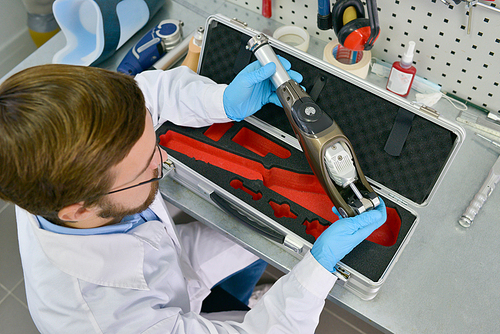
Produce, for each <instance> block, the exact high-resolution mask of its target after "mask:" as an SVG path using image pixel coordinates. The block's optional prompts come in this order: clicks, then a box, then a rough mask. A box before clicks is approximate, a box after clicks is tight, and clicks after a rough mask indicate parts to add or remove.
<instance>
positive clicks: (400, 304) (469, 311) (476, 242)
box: [0, 0, 500, 334]
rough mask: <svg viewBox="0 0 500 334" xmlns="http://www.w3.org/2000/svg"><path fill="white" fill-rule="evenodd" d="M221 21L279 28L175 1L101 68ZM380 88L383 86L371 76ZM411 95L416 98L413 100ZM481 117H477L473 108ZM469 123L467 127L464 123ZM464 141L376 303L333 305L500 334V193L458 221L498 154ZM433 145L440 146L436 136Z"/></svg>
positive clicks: (171, 188)
mask: <svg viewBox="0 0 500 334" xmlns="http://www.w3.org/2000/svg"><path fill="white" fill-rule="evenodd" d="M213 13H221V14H224V15H226V16H228V17H237V18H239V19H240V20H242V21H246V22H247V23H248V25H249V26H250V27H252V28H255V29H259V30H261V31H263V32H265V33H266V32H267V33H268V34H271V35H272V32H273V31H274V30H275V29H276V28H277V27H278V26H279V25H280V24H278V23H277V22H275V21H272V20H269V19H265V18H264V17H262V16H260V15H257V14H255V13H252V12H249V11H247V10H245V9H243V8H241V7H238V6H236V5H233V4H230V3H226V2H224V1H222V0H210V1H205V0H172V1H167V3H166V5H165V6H164V7H163V8H162V9H160V11H159V13H158V14H157V15H156V16H155V17H154V18H153V19H152V20H151V21H150V22H149V23H148V25H147V26H145V27H144V28H143V29H142V30H141V31H139V32H138V33H137V34H136V35H135V36H134V37H133V38H132V39H131V40H129V41H128V42H127V43H125V45H124V46H122V48H121V49H120V50H118V52H117V53H116V56H114V57H113V58H112V59H109V60H107V61H105V62H104V63H103V64H102V65H101V67H104V68H108V69H112V70H114V69H116V67H117V65H118V63H119V61H120V60H121V59H122V58H123V57H124V55H125V53H126V52H127V51H128V50H129V49H130V48H131V47H132V46H133V45H134V44H135V42H136V41H137V40H138V39H139V38H140V37H141V36H142V35H143V34H144V33H146V32H147V31H148V30H150V29H151V27H152V26H153V25H154V24H155V23H157V22H159V21H160V20H161V19H165V18H175V19H180V20H182V21H183V22H184V27H183V30H184V36H187V35H188V34H189V33H191V32H192V31H194V30H195V29H196V28H197V27H198V26H200V25H204V23H205V20H206V18H207V16H208V15H210V14H213ZM325 44H326V43H324V42H322V41H318V40H315V39H314V38H312V40H311V43H310V49H309V53H311V54H312V55H314V56H316V57H318V58H321V54H322V51H323V48H324V46H325ZM64 45H65V37H64V35H63V34H62V33H58V34H57V35H56V36H55V37H54V38H52V39H51V40H49V41H48V42H47V43H46V44H45V45H43V46H42V47H41V48H39V49H38V50H37V51H36V52H35V53H33V54H32V55H31V56H29V57H28V58H27V59H26V60H24V61H23V62H22V63H21V64H19V65H18V66H17V67H16V68H14V69H13V70H12V71H11V72H10V73H8V74H7V75H6V76H5V77H4V78H3V79H2V80H0V82H1V81H3V80H4V79H5V78H7V77H8V76H10V75H12V74H13V73H15V72H18V71H20V70H21V69H23V68H27V67H31V66H34V65H38V64H44V63H51V62H52V57H53V55H54V54H55V53H56V52H57V51H58V50H60V49H61V48H62V47H63V46H64ZM367 80H372V81H373V82H374V83H376V84H379V85H380V86H382V87H383V86H384V85H385V79H383V80H382V79H379V78H377V77H374V76H373V75H370V76H369V77H368V78H367ZM414 94H415V92H414V91H412V93H411V94H410V96H409V97H408V99H414ZM434 108H435V109H436V110H438V111H439V113H440V114H441V117H443V118H446V119H448V120H452V121H455V119H456V117H457V116H458V114H459V111H458V110H456V109H454V108H453V107H452V106H451V104H449V103H448V102H447V101H445V100H443V99H442V100H441V101H440V102H438V104H437V105H435V106H434ZM473 111H475V112H479V111H477V110H473ZM461 125H462V124H461ZM465 131H466V134H467V136H466V138H465V141H464V143H463V144H462V146H461V148H460V150H459V151H458V154H457V156H456V158H455V159H454V161H453V163H452V164H451V166H450V168H449V170H448V171H447V173H446V176H445V177H444V179H443V181H442V183H441V184H440V185H439V188H438V189H437V192H436V193H435V196H434V197H433V198H432V199H431V201H430V203H429V204H428V205H427V206H424V207H420V208H418V209H417V210H418V215H419V223H418V225H417V227H416V229H415V232H414V234H413V235H412V236H411V239H410V242H409V243H408V245H407V246H406V248H405V249H404V251H403V252H402V254H401V256H400V257H399V259H398V262H397V264H396V265H395V267H394V269H393V270H392V272H391V273H390V274H389V275H388V277H387V280H386V281H385V283H384V285H383V286H382V288H381V289H380V291H379V293H378V295H377V296H376V297H375V298H374V299H373V300H371V301H363V300H361V299H360V298H358V297H356V296H355V295H353V294H352V293H350V292H348V291H346V290H344V289H343V288H342V287H341V286H338V285H336V286H335V287H334V288H333V289H332V291H331V292H330V294H329V296H328V299H329V300H331V301H332V302H334V303H335V304H337V305H339V306H341V307H342V308H344V309H346V310H348V311H349V312H351V313H353V314H354V315H356V316H358V317H359V318H361V319H363V320H365V321H367V322H369V323H370V324H372V325H373V326H375V327H377V328H378V329H380V330H382V331H385V332H394V333H454V334H457V333H471V332H472V333H495V332H498V327H499V321H498V314H500V289H499V288H498V282H497V278H498V277H499V276H498V274H499V273H500V261H499V257H500V256H499V254H500V242H499V240H500V228H498V226H497V225H496V224H498V223H499V217H500V206H499V205H498V203H499V201H500V190H497V191H496V192H493V194H492V195H491V196H490V198H489V199H488V201H487V202H486V204H485V205H484V206H483V208H482V209H481V211H480V212H479V214H478V215H477V217H476V219H475V222H474V224H473V225H472V226H471V227H470V228H468V229H466V228H463V227H461V226H460V225H459V224H458V223H457V221H458V219H459V217H460V216H461V215H462V213H463V212H464V211H465V209H466V208H467V206H468V205H469V202H470V201H471V199H472V198H473V197H474V195H475V194H476V192H477V191H478V190H479V188H480V186H481V185H482V183H483V181H484V179H485V178H486V176H487V174H488V172H489V170H490V168H491V166H492V165H493V163H494V162H495V161H496V159H497V157H498V154H499V152H495V151H493V150H492V149H491V147H490V145H489V144H487V143H486V142H484V141H482V140H481V139H479V138H478V137H477V136H475V135H474V132H475V131H474V129H472V128H470V127H466V128H465ZM429 140H432V138H429ZM499 141H500V140H499ZM160 190H161V192H162V194H163V196H164V198H165V199H166V200H167V201H168V202H170V203H172V204H173V205H175V206H177V207H179V208H180V209H182V210H183V211H185V212H186V213H188V214H189V215H191V216H192V217H194V218H196V219H198V220H199V221H201V222H203V223H205V224H207V225H209V226H210V227H212V228H214V229H216V230H218V231H220V232H221V233H223V234H225V235H227V236H228V237H229V238H231V239H233V240H235V241H236V242H237V243H239V244H241V245H242V246H243V247H245V248H247V249H249V250H250V251H252V252H254V253H255V254H257V255H258V256H260V257H261V258H263V259H264V260H266V261H267V262H268V263H270V264H271V265H273V266H275V267H277V268H279V269H280V270H282V271H284V272H288V271H289V270H290V269H291V268H292V267H293V266H294V265H295V264H296V263H297V262H298V261H299V260H300V256H299V255H297V254H294V253H293V252H291V251H288V250H286V249H284V248H283V247H282V246H278V245H277V244H275V243H274V242H272V241H269V240H267V239H266V238H264V237H263V236H261V235H258V234H257V233H256V232H254V231H253V230H250V229H249V228H247V227H246V226H244V225H242V224H241V223H240V222H239V221H237V220H236V219H234V218H232V217H230V216H228V215H227V214H226V213H224V212H223V211H221V210H220V209H219V208H218V207H216V206H214V205H213V204H211V203H209V202H207V201H205V200H204V199H202V198H200V197H199V196H197V195H196V194H194V193H193V192H191V191H190V190H188V189H187V188H185V187H184V186H182V185H180V184H178V183H177V182H175V181H173V180H172V179H170V178H168V177H167V178H165V179H163V180H162V181H161V182H160Z"/></svg>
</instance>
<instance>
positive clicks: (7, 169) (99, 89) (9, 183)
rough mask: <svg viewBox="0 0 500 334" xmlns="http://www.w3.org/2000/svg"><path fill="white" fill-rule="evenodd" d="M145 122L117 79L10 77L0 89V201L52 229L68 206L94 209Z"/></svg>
mask: <svg viewBox="0 0 500 334" xmlns="http://www.w3.org/2000/svg"><path fill="white" fill-rule="evenodd" d="M145 118H146V107H145V102H144V96H143V95H142V92H141V91H140V89H139V87H138V86H137V84H136V82H135V80H134V79H133V78H132V77H129V76H126V75H124V74H120V73H115V72H111V71H107V70H103V69H99V68H93V67H81V66H70V65H42V66H36V67H32V68H29V69H26V70H24V71H22V72H19V73H17V74H15V75H13V76H12V77H10V78H9V79H7V80H6V81H5V82H4V83H3V84H2V85H0V166H1V171H0V199H3V200H7V201H10V202H13V203H15V204H16V205H19V206H20V207H22V208H24V209H26V210H27V211H29V212H31V213H33V214H36V215H41V216H44V217H46V218H48V219H50V220H51V221H53V222H56V223H61V221H59V219H58V218H57V213H58V211H59V210H60V209H62V208H64V207H66V206H68V205H71V204H74V203H79V202H81V201H84V202H85V205H86V206H92V205H94V204H96V203H98V201H99V199H100V198H101V197H102V196H103V195H104V194H106V193H107V192H108V191H109V190H110V188H111V185H112V183H113V181H114V180H113V175H111V173H110V168H111V167H113V166H115V165H116V164H118V163H119V162H120V161H121V160H123V159H124V158H125V156H126V155H127V154H128V153H129V151H130V150H131V148H132V146H134V144H135V143H136V142H137V140H139V138H140V137H141V136H142V134H143V132H144V128H145Z"/></svg>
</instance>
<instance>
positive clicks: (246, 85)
mask: <svg viewBox="0 0 500 334" xmlns="http://www.w3.org/2000/svg"><path fill="white" fill-rule="evenodd" d="M278 58H279V60H280V61H281V64H282V65H283V67H284V68H285V70H286V71H287V72H288V75H290V77H291V78H292V79H293V80H295V81H297V82H298V83H300V82H301V81H302V75H300V73H298V72H295V71H292V70H290V68H291V67H292V65H291V64H290V62H289V61H288V60H286V59H285V58H283V57H280V56H278ZM275 71H276V65H275V64H274V63H268V64H266V65H265V66H264V67H262V66H261V65H260V64H259V62H258V61H254V62H253V63H251V64H249V65H247V66H246V67H245V68H244V69H243V70H241V72H240V73H238V75H237V76H236V77H235V78H234V79H233V81H232V82H231V83H230V84H229V86H227V87H226V89H225V91H224V96H223V102H224V110H225V111H226V115H227V117H229V118H231V119H232V120H235V121H241V120H243V119H244V118H246V117H248V116H250V115H252V114H254V113H255V112H257V111H258V110H260V109H261V108H262V106H263V105H265V104H267V103H270V102H271V103H274V104H276V105H278V106H280V107H281V103H280V101H279V99H278V96H277V95H276V91H275V88H274V86H273V84H272V82H271V80H269V78H270V77H271V76H272V75H273V74H274V72H275Z"/></svg>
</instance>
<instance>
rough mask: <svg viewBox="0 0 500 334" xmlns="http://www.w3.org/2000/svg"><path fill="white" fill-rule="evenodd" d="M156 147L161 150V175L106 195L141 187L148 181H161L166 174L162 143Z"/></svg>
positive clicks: (159, 167)
mask: <svg viewBox="0 0 500 334" xmlns="http://www.w3.org/2000/svg"><path fill="white" fill-rule="evenodd" d="M156 147H157V148H158V152H160V165H159V166H158V169H160V176H158V177H154V178H152V179H151V180H147V181H143V182H141V183H137V184H134V185H133V186H129V187H126V188H121V189H117V190H113V191H110V192H109V193H107V194H106V195H111V194H114V193H117V192H120V191H124V190H128V189H132V188H135V187H139V186H142V185H145V184H148V183H151V182H155V181H160V180H161V179H163V176H164V175H163V156H162V154H161V148H160V145H158V144H156Z"/></svg>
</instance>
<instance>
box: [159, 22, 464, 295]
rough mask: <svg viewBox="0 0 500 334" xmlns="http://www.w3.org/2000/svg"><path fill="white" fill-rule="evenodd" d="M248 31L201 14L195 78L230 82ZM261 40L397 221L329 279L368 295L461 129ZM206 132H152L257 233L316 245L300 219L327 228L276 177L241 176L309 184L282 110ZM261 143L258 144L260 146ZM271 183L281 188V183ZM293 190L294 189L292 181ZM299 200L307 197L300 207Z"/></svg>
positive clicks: (205, 192) (183, 171)
mask: <svg viewBox="0 0 500 334" xmlns="http://www.w3.org/2000/svg"><path fill="white" fill-rule="evenodd" d="M256 33H257V31H255V30H253V29H251V28H249V27H246V25H244V24H242V22H241V21H237V20H234V19H233V20H231V19H228V18H226V17H224V16H222V15H214V16H211V17H209V18H208V20H207V25H206V29H205V37H204V41H203V46H202V54H201V57H200V64H199V67H198V72H199V73H200V74H201V75H204V76H207V77H209V78H211V79H213V80H214V81H215V82H217V83H225V84H229V83H230V82H231V81H232V79H233V78H234V77H235V76H236V74H237V73H238V71H239V70H241V69H242V68H243V67H244V65H246V64H248V63H249V61H254V60H255V58H254V57H253V55H251V54H250V55H249V54H248V53H247V52H248V51H246V50H245V49H244V46H245V44H246V41H247V40H248V39H249V38H250V37H251V36H253V35H255V34H256ZM270 43H271V45H272V46H273V48H274V49H275V52H276V53H277V54H278V55H280V56H283V57H285V58H286V59H288V60H289V61H290V62H291V64H292V68H293V69H294V70H296V71H298V72H299V73H301V74H302V75H303V77H304V80H303V81H302V83H301V84H302V85H303V86H304V87H305V88H306V90H307V91H308V92H312V91H314V90H316V93H317V91H318V90H319V91H320V93H319V94H316V93H314V94H315V95H317V97H316V102H317V104H318V105H319V106H320V107H321V108H322V109H323V110H324V111H325V112H327V113H328V114H329V115H330V117H332V118H333V119H334V120H335V121H336V122H337V123H338V124H339V126H340V127H341V129H342V130H343V131H344V133H345V134H346V136H347V137H348V138H349V139H350V141H351V143H352V145H353V147H354V150H355V153H356V155H357V157H358V160H359V162H360V165H361V168H362V170H363V172H364V173H365V175H366V176H367V178H368V180H369V182H370V183H371V184H372V186H373V188H374V189H375V191H376V192H377V193H378V194H379V195H380V196H381V197H382V198H383V199H384V202H385V203H386V205H387V207H388V208H391V209H390V210H392V212H393V213H397V215H398V216H399V218H400V219H401V225H400V227H399V231H394V228H392V231H391V230H390V229H389V230H388V231H389V232H391V233H396V235H393V236H392V238H393V239H394V240H393V241H391V242H390V243H389V244H390V245H387V244H384V242H378V243H377V242H371V241H368V240H365V241H363V242H362V243H361V244H360V245H359V246H357V247H356V248H355V249H354V250H353V251H352V252H351V253H349V254H348V255H347V256H346V257H345V258H344V259H343V260H342V261H341V262H340V263H339V264H338V270H337V272H336V273H335V274H336V275H337V276H338V277H339V278H340V279H341V281H342V282H343V283H344V287H345V288H346V289H348V290H350V291H351V292H353V293H355V294H356V295H358V296H359V297H361V298H363V299H367V300H368V299H372V298H373V297H375V295H376V294H377V292H378V290H379V289H380V287H381V286H382V284H383V282H384V281H385V279H386V277H387V275H388V273H389V271H390V269H391V268H392V267H393V266H394V264H395V262H396V260H397V258H398V256H399V254H401V252H402V250H403V248H404V246H405V245H406V244H407V243H408V241H409V238H410V236H411V234H412V232H413V230H414V228H415V226H416V225H417V222H418V214H417V212H418V208H419V207H420V206H424V205H427V204H428V202H429V201H430V200H431V198H432V195H433V193H434V192H435V190H436V188H437V187H438V185H439V183H440V182H441V179H442V178H443V177H444V174H445V172H446V170H447V168H448V166H449V164H450V163H451V161H452V159H453V158H454V155H455V154H456V151H457V150H458V148H459V146H460V145H461V143H462V141H463V137H464V134H463V132H462V130H461V128H460V127H457V126H456V125H454V124H453V123H450V122H447V121H446V120H442V119H440V118H439V117H436V116H435V115H430V114H428V113H426V112H423V111H422V110H421V109H419V108H418V107H416V106H414V105H412V104H411V103H409V101H407V100H406V99H402V98H399V97H395V96H394V95H392V94H391V93H389V92H387V91H386V90H384V89H381V88H379V87H376V86H374V85H373V84H370V83H368V82H367V81H364V80H361V79H359V78H358V77H356V76H354V75H351V74H350V73H347V72H345V71H342V70H339V69H337V68H335V67H333V66H331V65H330V64H327V63H325V62H323V61H321V60H319V59H317V58H314V57H312V56H310V55H308V54H306V53H304V52H302V51H299V50H297V49H294V48H292V47H290V46H288V45H286V44H283V43H281V42H279V41H277V40H274V39H272V38H270ZM318 87H319V88H318ZM401 112H403V113H408V112H410V113H412V115H414V117H413V116H412V117H413V121H412V123H411V130H410V132H409V134H408V136H407V138H406V140H405V142H404V146H403V149H402V152H401V154H400V155H399V156H397V157H394V156H391V155H389V154H388V153H387V152H386V151H385V150H384V147H385V145H386V142H387V139H388V137H389V135H390V133H391V130H392V128H393V125H394V122H395V119H396V117H397V115H398V113H401ZM212 130H213V128H209V127H205V128H198V129H195V128H185V127H179V126H176V125H174V124H172V123H166V124H164V125H162V126H161V127H160V128H159V129H158V130H157V134H158V136H160V138H163V139H162V141H161V142H160V144H161V145H162V146H164V147H165V149H166V150H167V151H168V153H169V156H170V158H171V159H172V160H173V161H174V164H175V170H174V171H173V172H172V173H170V175H171V176H172V177H173V178H174V179H176V180H177V181H179V182H181V183H182V184H184V185H186V186H187V187H188V188H190V189H192V190H194V191H195V192H197V193H198V194H200V195H201V196H202V197H204V198H206V199H207V200H209V201H212V202H213V203H214V204H216V205H218V206H221V207H222V208H224V209H225V210H226V211H228V212H230V213H232V214H233V215H235V216H237V217H239V218H240V219H241V220H242V222H244V223H246V224H249V225H251V226H252V228H254V229H256V230H258V231H260V232H262V233H263V234H264V235H265V236H266V237H269V238H271V239H273V240H275V241H277V242H279V243H282V244H284V247H285V248H287V249H292V250H293V251H295V252H297V253H299V254H304V253H305V252H306V251H307V250H308V249H310V248H311V247H312V244H313V243H314V241H315V237H314V236H312V235H311V234H310V233H306V226H305V225H304V222H305V221H307V222H312V221H316V222H319V224H320V225H324V226H328V225H329V224H331V222H330V221H329V220H327V219H325V218H324V217H321V216H319V215H318V214H317V213H314V212H312V211H311V210H308V209H307V208H305V207H304V206H302V205H301V202H302V200H301V199H297V196H295V197H294V198H293V199H290V198H287V197H286V196H283V192H280V191H276V190H275V188H276V185H273V186H270V185H269V184H270V183H273V182H274V181H275V180H272V181H270V180H266V179H264V180H258V179H257V180H256V179H255V178H254V177H252V176H250V175H249V176H248V178H246V177H245V172H244V168H253V167H252V166H256V165H255V164H256V163H257V164H258V166H259V168H262V169H263V170H265V171H269V170H273V169H277V170H282V171H288V172H293V173H294V174H293V175H305V179H304V180H301V179H300V178H297V179H296V180H285V182H286V183H287V184H288V183H290V184H289V185H285V187H291V188H294V187H296V186H297V184H296V183H300V182H308V181H307V180H309V179H308V178H310V177H311V175H312V171H311V169H310V167H309V165H308V163H307V160H306V158H305V156H304V155H303V153H302V151H301V149H300V146H299V145H298V142H297V140H296V139H295V137H294V134H293V131H292V129H291V127H290V125H289V123H288V120H287V118H286V115H285V113H284V111H283V109H282V108H279V107H277V106H275V105H272V104H268V105H266V106H264V107H263V108H262V109H261V110H260V111H258V112H257V113H256V114H255V115H254V116H253V117H250V118H247V119H246V120H244V121H241V122H234V123H233V124H232V125H231V127H230V128H229V129H223V131H222V132H221V134H222V137H220V138H214V137H213V136H211V135H210V133H212V132H213V131H212ZM216 132H217V131H216ZM219 132H220V131H219ZM165 134H166V135H165ZM162 135H163V136H162ZM174 137H176V138H174ZM172 138H174V139H172ZM186 138H189V140H187V139H186ZM262 138H265V139H262ZM214 139H215V140H214ZM254 139H255V140H254ZM188 141H192V143H191V144H189V143H187V142H188ZM256 141H257V142H259V143H260V142H265V143H269V141H271V142H273V143H275V144H277V145H279V147H282V148H284V149H285V150H287V151H289V152H290V156H287V157H286V158H283V157H281V158H280V157H279V155H280V154H279V153H276V152H275V154H273V153H269V154H267V155H265V156H262V154H261V152H259V147H257V146H258V145H260V144H255V142H256ZM179 143H182V144H179ZM193 143H194V144H193ZM265 143H264V144H262V145H264V146H265V145H266V144H265ZM190 145H191V146H190ZM205 145H206V146H205ZM186 146H189V147H193V146H195V147H193V149H195V150H199V151H203V152H205V153H206V152H208V151H210V152H209V154H210V155H211V156H212V158H211V159H213V155H214V154H215V155H217V154H220V155H221V160H224V161H230V160H235V159H234V157H236V156H237V157H241V159H242V160H243V161H250V162H251V163H250V164H249V165H248V166H250V167H248V166H247V165H245V166H243V167H242V171H241V172H240V171H237V172H236V173H235V172H234V169H231V168H225V167H224V163H222V162H221V163H213V162H211V161H210V159H208V160H207V159H206V158H202V157H199V156H196V153H193V152H191V149H187V150H186V149H185V147H186ZM273 147H274V146H273ZM222 152H224V153H222ZM270 152H273V149H271V151H270ZM276 154H277V155H276ZM226 155H227V156H226ZM236 160H237V159H236ZM243 164H246V163H243ZM233 168H234V167H233ZM231 170H232V171H231ZM284 173H285V174H286V172H284ZM276 180H277V181H281V182H283V177H277V178H276ZM231 182H233V183H231ZM235 182H238V186H235ZM298 187H299V189H300V184H299V185H298ZM305 187H306V188H307V185H306V186H305ZM285 193H286V192H285ZM255 194H258V195H259V196H257V197H256V196H255ZM306 197H307V191H306V193H305V195H304V201H306V200H307V198H306ZM271 203H274V207H273V206H271V205H270V204H271ZM283 206H284V207H285V208H284V209H283V210H285V213H283V214H280V212H281V211H280V209H279V208H283ZM324 206H325V207H328V208H331V206H332V204H331V202H330V201H329V200H325V201H324ZM277 207H278V209H277ZM328 210H329V209H328ZM287 212H288V213H290V212H291V213H292V215H290V214H286V213H287ZM294 216H295V217H294Z"/></svg>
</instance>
